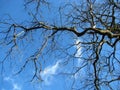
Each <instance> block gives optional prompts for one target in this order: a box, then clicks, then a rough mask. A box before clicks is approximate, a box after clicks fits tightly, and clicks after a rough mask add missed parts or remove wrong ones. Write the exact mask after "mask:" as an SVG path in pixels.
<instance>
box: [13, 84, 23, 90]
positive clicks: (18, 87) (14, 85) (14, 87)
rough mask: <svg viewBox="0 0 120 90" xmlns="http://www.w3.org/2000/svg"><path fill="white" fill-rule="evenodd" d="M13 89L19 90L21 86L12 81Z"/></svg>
mask: <svg viewBox="0 0 120 90" xmlns="http://www.w3.org/2000/svg"><path fill="white" fill-rule="evenodd" d="M13 90H21V87H20V86H19V85H18V84H17V83H13Z"/></svg>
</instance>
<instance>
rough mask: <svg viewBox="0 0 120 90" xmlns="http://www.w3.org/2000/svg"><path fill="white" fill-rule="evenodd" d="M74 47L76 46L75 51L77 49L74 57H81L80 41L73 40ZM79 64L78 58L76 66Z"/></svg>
mask: <svg viewBox="0 0 120 90" xmlns="http://www.w3.org/2000/svg"><path fill="white" fill-rule="evenodd" d="M75 45H76V49H77V52H76V54H75V56H76V57H80V56H81V52H82V47H81V44H80V39H76V40H75ZM79 64H81V59H80V58H78V65H79Z"/></svg>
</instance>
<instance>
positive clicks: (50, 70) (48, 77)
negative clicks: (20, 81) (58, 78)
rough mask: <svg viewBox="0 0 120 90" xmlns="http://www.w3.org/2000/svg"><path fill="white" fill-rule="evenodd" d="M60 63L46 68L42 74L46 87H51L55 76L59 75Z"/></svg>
mask: <svg viewBox="0 0 120 90" xmlns="http://www.w3.org/2000/svg"><path fill="white" fill-rule="evenodd" d="M59 63H60V61H58V62H56V63H55V64H54V65H53V66H48V67H46V68H45V69H44V70H43V71H42V72H41V73H40V74H41V77H42V79H43V80H44V83H45V85H50V84H51V82H52V80H53V75H56V74H57V71H58V68H59Z"/></svg>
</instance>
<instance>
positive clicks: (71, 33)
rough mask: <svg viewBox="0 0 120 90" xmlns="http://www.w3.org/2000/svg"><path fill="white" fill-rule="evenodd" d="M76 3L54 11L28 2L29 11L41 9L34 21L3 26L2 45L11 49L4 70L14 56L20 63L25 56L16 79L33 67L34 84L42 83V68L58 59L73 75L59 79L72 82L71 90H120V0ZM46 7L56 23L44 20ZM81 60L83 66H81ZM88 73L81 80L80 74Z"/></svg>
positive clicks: (31, 0)
mask: <svg viewBox="0 0 120 90" xmlns="http://www.w3.org/2000/svg"><path fill="white" fill-rule="evenodd" d="M73 1H74V0H73ZM73 1H67V0H66V1H64V3H63V2H62V4H60V5H58V6H59V7H58V9H55V8H53V7H52V2H49V1H46V0H26V4H25V7H26V8H27V9H28V10H29V8H34V9H36V10H35V11H33V12H30V17H31V18H32V19H31V20H30V21H28V22H24V23H15V22H14V21H12V19H9V20H6V19H5V20H3V21H1V24H0V35H1V37H0V39H1V41H0V44H1V47H3V48H6V49H7V51H5V54H6V55H5V56H4V57H2V60H1V65H2V67H1V68H2V70H3V69H4V68H5V63H6V62H8V61H9V58H10V57H11V56H12V58H13V57H15V58H17V59H19V55H18V54H19V53H20V52H25V53H24V54H25V55H24V58H23V60H21V61H19V60H16V62H22V64H20V65H19V67H18V68H19V69H18V70H17V71H16V72H17V73H16V74H20V73H22V72H23V71H24V70H25V69H26V68H27V67H28V66H29V65H32V67H34V73H33V75H32V76H31V78H32V81H33V80H36V79H38V80H42V78H41V76H40V72H41V71H42V69H43V67H42V66H43V65H44V64H45V63H48V62H49V63H50V62H52V60H53V59H54V60H58V59H62V60H63V61H62V67H65V66H67V65H68V67H70V69H69V71H66V72H65V71H63V72H61V73H60V74H62V75H68V76H69V77H72V78H73V79H72V80H73V83H72V85H71V89H73V90H103V89H104V88H105V89H106V90H117V88H120V85H119V84H120V83H119V80H120V70H119V69H120V28H119V26H120V25H119V24H120V21H119V20H120V16H119V15H120V0H78V1H77V0H76V2H75V1H74V2H73ZM32 5H34V7H32ZM45 7H46V10H48V12H50V14H51V17H52V15H55V16H53V17H54V18H53V20H52V19H49V20H48V21H47V20H44V19H43V18H44V17H46V16H44V15H43V13H44V12H45V11H44V10H43V9H44V8H45ZM55 10H56V12H55ZM77 40H78V42H77V43H75V41H77ZM77 46H80V47H78V48H76V47H77ZM31 49H32V50H31ZM80 49H81V51H80ZM79 51H80V52H79ZM78 53H80V54H78ZM50 58H52V60H50ZM77 60H81V62H82V64H79V65H77V63H76V61H77ZM10 62H11V63H12V62H15V61H14V60H11V61H10ZM83 70H84V72H85V74H84V78H83V79H81V75H80V74H79V73H80V72H82V71H83ZM76 75H77V79H76V77H75V76H76ZM115 88H116V89H115Z"/></svg>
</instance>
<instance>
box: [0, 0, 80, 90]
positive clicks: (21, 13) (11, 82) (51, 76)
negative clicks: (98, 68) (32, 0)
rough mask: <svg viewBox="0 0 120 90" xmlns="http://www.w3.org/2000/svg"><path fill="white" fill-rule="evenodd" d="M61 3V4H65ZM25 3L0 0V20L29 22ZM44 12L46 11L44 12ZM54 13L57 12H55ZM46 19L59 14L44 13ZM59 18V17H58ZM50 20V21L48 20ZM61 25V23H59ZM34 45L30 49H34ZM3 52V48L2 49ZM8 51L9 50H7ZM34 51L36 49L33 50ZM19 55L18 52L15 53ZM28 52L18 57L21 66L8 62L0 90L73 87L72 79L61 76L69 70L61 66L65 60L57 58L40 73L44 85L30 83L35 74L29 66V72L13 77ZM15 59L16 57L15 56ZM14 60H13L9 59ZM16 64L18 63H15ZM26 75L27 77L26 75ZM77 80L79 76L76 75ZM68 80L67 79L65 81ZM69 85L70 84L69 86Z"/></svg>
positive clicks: (0, 83) (37, 82)
mask: <svg viewBox="0 0 120 90" xmlns="http://www.w3.org/2000/svg"><path fill="white" fill-rule="evenodd" d="M63 2H64V1H63ZM63 2H60V1H59V3H63ZM23 4H24V3H23V1H22V0H0V11H1V12H0V19H1V20H4V19H5V18H9V16H10V17H11V18H12V19H13V20H14V21H15V22H17V23H23V22H24V21H27V20H29V19H30V16H29V15H28V13H27V12H26V11H25V9H24V7H23ZM54 7H55V8H56V7H58V6H57V4H56V6H54ZM45 8H46V7H43V9H45ZM43 11H44V10H43ZM53 12H55V11H54V10H53ZM43 13H44V15H45V17H46V18H43V20H44V21H47V22H51V21H52V20H53V19H54V18H53V17H55V16H57V15H58V14H59V13H56V14H54V13H52V14H50V15H48V13H49V11H48V12H43ZM56 18H57V17H56ZM48 19H49V20H48ZM54 21H55V23H57V22H58V21H57V20H55V19H54ZM58 24H59V23H58ZM78 42H79V40H78V41H77V40H75V43H78ZM32 45H33V46H34V47H36V46H37V45H35V44H32ZM32 45H31V46H30V47H32ZM0 48H1V50H2V47H0ZM75 48H77V49H78V48H79V46H77V47H75ZM6 49H8V48H6ZM32 49H33V50H34V48H32ZM3 50H4V51H6V50H5V49H3ZM30 51H32V50H30ZM80 52H81V49H80V50H78V53H77V54H76V56H78V55H79V54H80ZM14 53H17V52H14ZM26 53H27V52H26V51H25V52H21V53H20V54H19V57H17V59H19V61H20V62H19V64H18V63H17V64H16V65H15V66H14V65H12V68H11V66H10V65H9V64H8V63H7V62H6V63H5V64H6V65H8V66H6V67H7V69H6V70H5V71H4V73H3V74H2V75H1V76H0V90H69V89H70V88H71V87H70V85H71V84H72V82H71V80H70V79H69V78H71V79H72V77H69V78H66V77H68V76H65V75H62V74H60V73H61V71H62V70H64V71H65V70H66V71H67V70H68V68H66V67H63V66H61V63H62V61H63V60H60V59H59V58H57V59H56V60H52V59H54V58H52V57H51V58H50V57H48V58H50V59H51V60H50V62H49V63H47V64H46V65H45V66H44V69H43V71H42V72H41V73H40V75H41V77H42V79H43V80H44V82H43V83H41V82H39V81H35V82H29V80H30V77H31V73H33V71H32V69H31V67H32V66H29V67H27V69H28V70H26V71H24V72H23V73H22V74H19V75H17V76H13V73H14V71H15V70H17V69H19V68H18V67H17V65H18V66H19V65H21V64H22V62H21V61H22V59H24V58H25V54H26ZM2 56H4V53H2ZM2 56H1V58H2ZM13 57H14V55H13ZM9 59H12V58H9ZM14 63H16V62H14ZM78 63H80V61H79V60H78ZM24 73H25V75H24ZM75 76H76V78H77V75H75ZM65 78H66V79H65ZM68 83H69V84H68Z"/></svg>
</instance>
